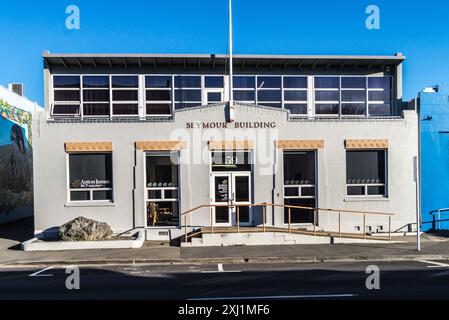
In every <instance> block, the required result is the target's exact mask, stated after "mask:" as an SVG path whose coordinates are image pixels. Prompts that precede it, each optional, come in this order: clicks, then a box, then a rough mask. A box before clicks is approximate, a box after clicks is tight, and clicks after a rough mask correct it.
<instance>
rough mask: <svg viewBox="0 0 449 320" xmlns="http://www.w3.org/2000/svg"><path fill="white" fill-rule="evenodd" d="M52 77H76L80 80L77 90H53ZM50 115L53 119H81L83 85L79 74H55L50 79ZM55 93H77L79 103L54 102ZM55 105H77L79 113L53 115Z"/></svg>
mask: <svg viewBox="0 0 449 320" xmlns="http://www.w3.org/2000/svg"><path fill="white" fill-rule="evenodd" d="M54 77H78V78H79V79H80V87H79V88H55V87H54ZM49 87H50V88H51V89H50V91H51V92H50V115H51V116H52V117H55V118H80V117H82V109H83V83H82V78H81V75H79V74H55V75H52V76H51V77H50V84H49ZM55 91H78V92H79V94H80V100H79V101H58V102H55ZM56 105H78V107H79V111H78V113H74V114H54V107H55V106H56Z"/></svg>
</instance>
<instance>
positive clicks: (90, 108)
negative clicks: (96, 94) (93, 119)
mask: <svg viewBox="0 0 449 320" xmlns="http://www.w3.org/2000/svg"><path fill="white" fill-rule="evenodd" d="M83 114H84V115H85V116H109V103H100V104H93V103H84V104H83Z"/></svg>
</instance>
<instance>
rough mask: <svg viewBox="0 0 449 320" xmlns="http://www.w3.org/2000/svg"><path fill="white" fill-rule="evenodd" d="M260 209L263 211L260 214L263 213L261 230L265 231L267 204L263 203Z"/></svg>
mask: <svg viewBox="0 0 449 320" xmlns="http://www.w3.org/2000/svg"><path fill="white" fill-rule="evenodd" d="M262 210H263V212H262V214H263V232H266V230H267V229H266V223H267V205H266V204H265V205H264V206H263V207H262Z"/></svg>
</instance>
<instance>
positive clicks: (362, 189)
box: [346, 150, 387, 196]
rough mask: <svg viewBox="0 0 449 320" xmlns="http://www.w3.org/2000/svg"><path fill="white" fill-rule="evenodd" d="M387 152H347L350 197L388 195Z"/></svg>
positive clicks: (347, 186) (347, 185)
mask: <svg viewBox="0 0 449 320" xmlns="http://www.w3.org/2000/svg"><path fill="white" fill-rule="evenodd" d="M386 155H387V152H386V150H362V151H347V152H346V176H347V177H346V178H347V184H346V188H347V195H348V196H386V195H387V182H386V172H387V159H386Z"/></svg>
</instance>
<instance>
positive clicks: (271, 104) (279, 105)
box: [259, 101, 282, 108]
mask: <svg viewBox="0 0 449 320" xmlns="http://www.w3.org/2000/svg"><path fill="white" fill-rule="evenodd" d="M259 105H261V106H264V107H270V108H281V107H282V104H281V103H280V102H279V103H270V102H263V101H261V102H259Z"/></svg>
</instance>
